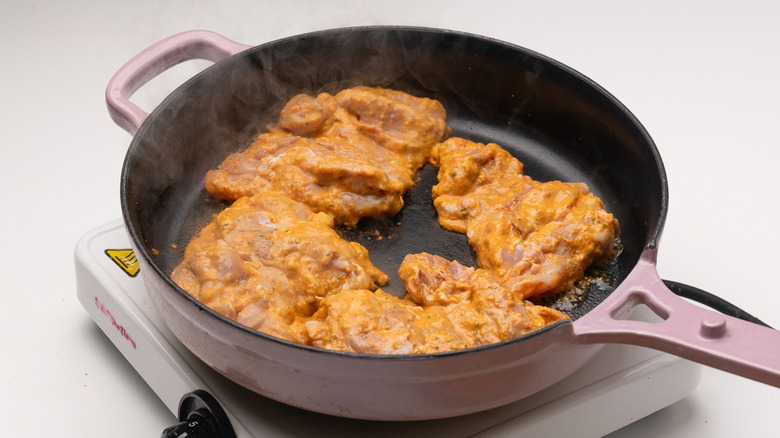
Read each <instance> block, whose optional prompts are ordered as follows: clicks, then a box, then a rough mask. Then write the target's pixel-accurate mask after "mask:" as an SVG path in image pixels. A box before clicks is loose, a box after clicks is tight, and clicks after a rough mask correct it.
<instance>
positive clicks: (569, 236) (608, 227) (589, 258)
mask: <svg viewBox="0 0 780 438" xmlns="http://www.w3.org/2000/svg"><path fill="white" fill-rule="evenodd" d="M432 160H433V161H434V162H435V163H436V164H437V165H438V166H439V173H438V178H439V183H438V184H437V185H436V186H434V187H433V197H434V206H435V207H436V210H437V211H438V213H439V222H440V223H441V225H442V226H444V227H445V228H448V229H451V230H453V231H458V232H461V233H465V234H466V236H467V237H468V240H469V243H470V244H471V246H472V247H473V248H474V250H475V252H476V254H477V261H478V263H479V266H480V267H481V268H484V269H487V270H490V271H492V272H493V273H494V274H495V275H496V276H497V277H498V278H499V279H500V280H502V281H504V282H506V284H507V287H509V288H510V289H511V290H512V292H513V293H514V294H515V295H516V296H518V297H521V298H529V297H533V296H538V295H543V294H548V293H554V292H560V291H561V290H563V289H565V288H567V287H570V286H571V285H572V283H573V282H574V281H576V280H579V279H580V278H582V276H583V274H584V271H585V269H586V268H587V267H588V266H590V265H591V264H592V263H593V262H594V261H597V260H600V259H604V258H606V257H608V256H609V255H610V254H611V253H612V250H613V244H614V241H615V238H616V237H617V235H618V222H617V220H616V219H615V218H614V217H613V215H611V214H609V213H607V211H606V210H605V208H604V205H603V204H602V202H601V200H599V199H598V198H597V197H595V196H594V195H593V194H591V193H590V192H589V190H588V187H587V186H586V185H585V184H580V183H563V182H560V181H551V182H545V183H542V182H537V181H533V180H532V179H531V178H529V177H527V176H524V175H523V174H522V171H523V165H522V163H520V162H519V161H518V160H516V159H515V158H514V157H512V156H511V155H510V154H509V153H508V152H506V151H505V150H503V149H501V148H500V147H499V146H498V145H496V144H488V145H484V144H480V143H474V142H471V141H468V140H464V139H460V138H452V139H449V140H447V141H446V142H444V143H441V144H439V145H437V147H436V149H435V151H434V153H433V157H432Z"/></svg>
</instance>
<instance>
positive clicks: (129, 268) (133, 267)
mask: <svg viewBox="0 0 780 438" xmlns="http://www.w3.org/2000/svg"><path fill="white" fill-rule="evenodd" d="M105 252H106V255H107V256H108V258H110V259H111V260H112V261H113V262H114V263H116V265H117V266H119V267H120V268H121V269H122V271H124V272H125V274H127V275H129V276H131V277H135V276H136V275H138V270H139V269H140V266H138V259H137V258H136V257H135V253H134V252H133V250H132V249H107V250H106V251H105Z"/></svg>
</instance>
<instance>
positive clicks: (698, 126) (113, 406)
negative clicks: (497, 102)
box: [0, 0, 780, 437]
mask: <svg viewBox="0 0 780 438" xmlns="http://www.w3.org/2000/svg"><path fill="white" fill-rule="evenodd" d="M779 23H780V2H775V1H750V0H743V1H740V2H733V1H655V2H641V3H640V2H625V1H601V2H573V1H572V2H564V1H543V2H542V1H538V0H537V1H506V2H498V1H488V0H483V1H468V2H461V1H447V2H442V1H425V2H422V1H421V2H418V1H406V0H394V1H393V2H381V3H380V2H375V3H371V2H357V1H295V0H287V1H285V2H264V1H223V2H211V1H201V0H180V1H152V0H133V1H122V2H120V1H113V0H111V1H109V0H100V1H98V0H93V1H85V0H81V1H70V2H64V1H8V0H6V1H3V2H1V3H0V37H1V38H0V54H1V55H2V61H1V62H2V66H1V67H0V153H1V154H2V155H1V156H0V195H1V196H2V197H1V198H0V199H1V200H2V204H1V205H2V214H1V215H0V230H2V233H3V237H2V240H1V241H2V251H0V293H2V301H1V302H2V303H3V304H4V306H3V307H4V310H3V311H2V315H3V316H2V318H1V319H0V324H1V326H0V348H2V351H3V355H2V357H3V358H2V360H0V370H1V372H0V376H2V377H0V403H1V405H0V407H1V409H0V412H3V415H2V416H3V426H2V432H0V435H2V436H9V437H10V436H14V437H21V436H49V435H50V434H51V435H52V436H78V437H93V436H94V437H97V436H112V437H142V436H154V437H156V436H159V435H160V433H161V432H162V430H163V429H164V428H165V427H166V426H168V425H170V424H171V423H172V422H173V420H174V417H173V415H172V414H171V413H170V412H168V411H167V410H166V409H165V407H164V406H163V404H162V403H161V402H160V401H159V400H158V399H157V397H156V396H155V394H154V393H153V392H152V391H151V390H150V389H149V387H148V386H146V384H145V383H144V382H143V380H141V379H140V377H139V376H138V375H137V374H136V372H135V371H134V370H133V369H132V368H131V367H130V366H129V365H128V364H127V363H126V362H125V360H124V359H123V357H122V356H121V355H120V354H119V353H118V352H117V350H116V349H115V348H114V346H113V345H112V344H111V343H110V342H109V341H108V340H107V339H106V337H105V336H104V335H103V333H102V332H100V330H99V329H98V328H97V326H96V325H95V324H94V323H93V322H92V320H91V319H90V318H89V316H88V315H87V313H86V312H85V311H84V309H83V308H82V307H81V305H80V304H79V303H78V301H77V299H76V293H75V279H74V276H75V274H74V269H73V249H74V247H75V244H76V241H77V240H78V238H79V237H80V236H81V235H83V234H84V233H85V232H87V231H89V230H91V229H93V228H95V227H97V226H99V225H102V224H104V223H106V222H109V221H111V220H114V219H116V218H118V217H120V215H121V212H120V207H119V173H120V169H121V165H122V160H123V158H124V155H125V151H126V148H127V145H128V144H129V142H130V136H129V135H128V134H126V133H125V132H124V131H122V130H121V129H120V128H118V127H117V126H116V125H114V124H113V122H112V121H111V119H110V118H109V117H108V114H107V112H106V108H105V103H104V97H103V93H104V90H105V86H106V84H107V82H108V80H109V79H110V78H111V76H112V74H113V73H114V72H115V71H116V70H117V69H118V68H119V67H120V66H121V65H122V64H123V63H124V62H125V61H127V60H129V59H130V58H131V57H132V56H134V55H135V54H137V53H138V52H140V51H141V50H143V49H144V48H146V47H147V46H149V45H150V44H152V43H154V42H156V41H158V40H160V39H162V38H164V37H167V36H169V35H172V34H174V33H177V32H179V31H183V30H190V29H209V30H213V31H216V32H219V33H221V34H223V35H225V36H227V37H229V38H231V39H234V40H236V41H239V42H243V43H247V44H260V43H263V42H266V41H270V40H273V39H276V38H279V37H282V36H288V35H294V34H298V33H302V32H306V31H310V30H317V29H326V28H333V27H342V26H352V25H367V24H407V25H421V26H430V27H443V28H449V29H455V30H462V31H467V32H471V33H477V34H482V35H486V36H490V37H494V38H498V39H502V40H506V41H509V42H512V43H516V44H518V45H521V46H525V47H528V48H530V49H533V50H536V51H538V52H541V53H543V54H546V55H548V56H550V57H552V58H555V59H557V60H559V61H561V62H563V63H565V64H568V65H570V66H572V67H573V68H575V69H577V70H579V71H580V72H582V73H584V74H585V75H587V76H589V77H590V78H592V79H593V80H595V81H596V82H598V83H599V84H601V85H602V86H603V87H605V88H606V89H607V90H609V91H610V92H611V93H612V94H614V95H615V96H616V97H617V98H618V99H620V100H621V101H622V102H623V103H624V104H625V105H626V106H627V107H628V108H630V109H631V110H632V112H633V113H634V114H635V115H636V116H637V117H638V118H639V120H641V121H642V123H643V124H644V126H645V127H646V128H647V130H648V131H649V132H650V134H651V135H652V136H653V138H654V139H655V141H656V143H657V145H658V148H659V150H660V152H661V155H662V157H663V159H664V162H665V165H666V169H667V172H668V177H669V186H670V193H671V200H670V208H669V215H668V219H667V223H666V228H665V233H664V239H663V241H662V246H661V253H660V256H659V272H660V273H661V275H662V276H663V277H664V278H668V279H672V280H677V281H680V282H684V283H688V284H691V285H694V286H697V287H699V288H702V289H705V290H708V291H710V292H713V293H715V294H717V295H719V296H721V297H723V298H725V299H727V300H729V301H731V302H733V303H735V304H736V305H738V306H740V307H742V308H744V309H745V310H748V311H749V312H751V313H753V314H754V315H755V316H757V317H759V318H761V319H763V320H764V321H765V322H767V323H768V324H770V325H772V326H775V327H780V315H778V310H779V309H780V304H778V299H777V296H778V294H780V286H779V285H778V282H777V273H778V271H779V270H780V265H778V261H779V260H780V233H778V229H777V228H778V227H777V225H776V224H777V223H778V216H780V202H778V201H780V196H779V195H778V191H777V188H776V186H777V183H778V180H779V179H778V176H777V175H778V169H777V168H778V167H779V166H780V152H778V149H779V148H780V129H778V118H779V117H780V81H779V80H778V73H780V24H779ZM198 68H202V65H199V64H198V63H188V64H185V65H182V66H181V67H180V68H177V69H175V70H173V71H171V72H169V74H166V75H165V76H163V77H161V78H158V80H156V81H154V82H152V83H150V84H149V85H148V86H146V87H144V88H143V89H141V90H140V91H139V92H138V93H137V94H136V95H135V97H134V98H133V100H134V101H135V102H136V103H138V104H139V105H141V106H142V107H144V108H146V109H148V110H151V109H152V108H154V106H155V105H156V104H157V103H158V102H159V101H160V100H161V99H162V98H163V97H164V96H165V95H166V94H168V93H169V92H170V91H172V90H173V89H174V88H175V87H176V86H177V85H178V84H179V83H180V82H181V81H182V80H183V78H186V77H188V76H190V75H192V74H194V72H195V71H197V69H198ZM773 224H775V225H773ZM778 354H780V351H778ZM636 396H637V397H642V395H641V394H637V395H636ZM779 408H780V389H776V388H772V387H769V386H766V385H763V384H758V383H755V382H752V381H749V380H746V379H743V378H740V377H735V376H732V375H729V374H726V373H723V372H720V371H716V370H712V369H709V368H707V369H705V370H704V373H703V377H702V382H701V384H700V386H699V388H697V389H696V390H695V391H694V393H693V394H692V395H691V396H689V397H688V398H686V399H684V400H683V401H681V402H679V403H677V404H675V405H672V406H670V407H669V408H666V409H664V410H662V411H660V412H658V413H657V414H654V415H652V416H650V417H648V418H646V419H643V420H641V421H639V422H637V423H635V424H633V425H631V426H629V427H628V428H626V429H623V430H621V431H618V432H617V433H616V434H615V436H621V437H622V436H631V437H636V436H638V437H645V436H647V437H651V436H652V437H655V436H666V437H693V436H697V437H698V436H707V437H721V436H722V437H727V436H728V437H732V436H750V435H751V434H754V433H755V434H763V435H764V436H772V435H773V433H776V431H777V429H778V426H777V414H778V412H779V411H780V410H779ZM605 414H606V415H608V413H605Z"/></svg>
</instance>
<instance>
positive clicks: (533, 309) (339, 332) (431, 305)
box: [305, 253, 569, 354]
mask: <svg viewBox="0 0 780 438" xmlns="http://www.w3.org/2000/svg"><path fill="white" fill-rule="evenodd" d="M398 273H399V276H400V277H401V279H402V280H403V281H404V284H405V285H406V288H407V291H408V293H409V299H399V298H396V297H394V296H392V295H388V294H386V293H384V292H382V291H381V290H377V291H376V292H373V293H372V292H370V291H367V290H350V291H343V292H339V293H337V294H333V295H329V296H328V297H327V298H325V299H324V300H323V301H322V306H321V307H320V310H318V311H317V312H316V313H315V314H314V315H313V316H312V318H311V319H310V320H308V321H307V322H306V323H305V326H306V330H307V332H308V334H309V336H310V337H311V339H312V345H314V346H317V347H321V348H327V349H332V350H341V351H351V352H359V353H374V354H420V353H435V352H441V351H451V350H460V349H464V348H471V347H476V346H480V345H487V344H492V343H496V342H501V341H504V340H507V339H512V338H515V337H517V336H520V335H523V334H525V333H529V332H531V331H535V330H538V329H540V328H542V327H545V326H547V325H549V324H552V323H554V322H557V321H561V320H567V319H569V317H568V316H566V315H565V314H563V313H561V312H558V311H556V310H553V309H550V308H547V307H543V306H536V305H533V304H531V303H529V302H525V301H523V300H516V299H515V298H514V297H513V295H512V294H511V292H510V291H509V290H508V289H507V288H506V287H504V285H503V283H502V282H501V281H499V280H498V279H497V278H496V277H495V276H494V275H492V274H491V273H490V272H488V271H485V270H483V269H473V268H469V267H465V266H463V265H461V264H459V263H458V262H449V261H447V260H445V259H443V258H442V257H439V256H435V255H430V254H425V253H423V254H414V255H408V256H406V258H405V259H404V261H403V263H402V265H401V268H400V269H399V272H398Z"/></svg>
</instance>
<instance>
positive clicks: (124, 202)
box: [120, 25, 669, 361]
mask: <svg viewBox="0 0 780 438" xmlns="http://www.w3.org/2000/svg"><path fill="white" fill-rule="evenodd" d="M351 32H417V33H423V34H425V33H429V34H436V35H439V36H441V35H442V34H444V35H455V36H458V37H461V38H466V39H473V40H478V41H481V42H485V43H490V44H493V45H497V46H502V47H503V48H506V49H510V50H513V51H518V52H521V53H524V54H527V55H529V56H532V57H534V58H537V59H539V60H540V61H542V62H544V63H546V64H548V65H550V66H552V67H554V68H557V69H559V70H561V71H563V72H564V73H566V74H567V75H570V76H572V77H573V78H575V79H577V80H579V81H581V82H583V83H584V84H585V85H586V86H588V87H590V88H591V89H592V90H593V91H596V92H598V93H599V94H601V95H602V96H603V97H604V98H606V99H607V100H608V101H609V103H610V104H611V105H613V106H614V108H615V109H616V110H619V111H620V112H621V113H622V114H623V115H624V116H625V117H626V118H627V119H628V120H629V121H630V123H631V124H633V125H634V126H635V127H636V128H637V131H638V132H639V133H640V134H641V136H642V137H643V140H644V143H645V145H646V147H647V149H648V151H649V152H650V153H651V155H652V158H653V162H654V163H655V165H656V171H657V172H658V176H659V179H660V182H661V193H660V198H661V203H660V211H658V219H657V221H656V224H655V226H654V228H653V232H652V233H651V235H650V237H649V240H648V243H647V245H646V246H645V247H644V248H643V251H647V250H650V249H656V248H657V246H658V242H659V240H660V237H661V234H662V231H663V227H664V223H665V221H666V216H667V212H668V205H669V202H668V196H669V194H668V192H669V190H668V181H667V175H666V170H665V168H664V165H663V161H662V159H661V155H660V152H659V151H658V149H657V147H656V145H655V142H654V141H653V139H652V138H651V137H650V135H649V133H648V132H647V130H646V129H645V128H644V126H643V125H642V124H641V123H640V121H639V120H638V119H637V118H636V117H635V116H634V114H633V113H632V112H631V111H630V110H629V109H628V108H627V107H626V106H625V105H624V104H623V103H622V102H620V101H619V100H618V99H617V98H616V97H615V96H613V95H612V94H611V93H610V92H608V91H607V90H606V89H604V88H603V87H602V86H600V85H599V84H598V83H596V82H595V81H593V80H592V79H590V78H589V77H587V76H585V75H584V74H582V73H580V72H579V71H577V70H575V69H574V68H572V67H569V66H568V65H566V64H563V63H561V62H559V61H557V60H555V59H553V58H550V57H548V56H546V55H543V54H541V53H539V52H536V51H534V50H531V49H528V48H526V47H523V46H520V45H517V44H514V43H509V42H506V41H502V40H499V39H496V38H492V37H487V36H482V35H478V34H473V33H469V32H463V31H458V30H451V29H442V28H433V27H424V26H407V25H376V26H353V27H338V28H330V29H324V30H317V31H312V32H306V33H302V34H298V35H291V36H287V37H284V38H280V39H277V40H273V41H269V42H266V43H263V44H260V45H257V46H253V47H251V48H249V49H247V50H246V51H244V52H241V53H238V54H236V55H233V56H231V57H228V58H226V59H225V60H223V61H220V62H218V63H216V64H214V65H212V66H210V67H208V68H206V69H204V70H203V71H202V72H200V73H198V74H197V75H195V76H193V77H192V78H190V79H189V80H188V81H186V82H185V83H184V84H182V85H181V86H179V87H178V88H177V89H176V90H174V91H173V92H172V93H171V94H169V95H168V96H166V97H165V99H164V100H163V101H162V102H161V103H160V104H159V105H158V106H157V107H156V108H155V109H154V110H153V111H152V112H151V113H150V115H149V117H148V119H153V118H154V117H155V116H156V114H158V113H159V111H158V109H161V108H164V107H165V106H166V103H167V102H168V101H169V100H171V99H174V98H175V97H176V94H177V91H178V90H180V89H182V88H185V87H186V86H187V85H188V84H189V83H191V82H192V81H195V80H196V79H197V78H199V77H200V76H201V75H204V74H207V72H209V71H210V70H212V69H214V68H215V67H217V66H219V65H222V64H224V63H228V62H231V60H235V59H237V58H238V57H241V56H244V55H245V54H246V53H248V52H259V51H262V50H267V49H270V48H273V47H274V46H278V45H282V44H285V43H289V42H292V41H296V40H301V39H305V38H318V37H321V36H326V35H337V34H343V33H351ZM149 126H150V124H149V123H143V124H142V125H141V127H140V128H139V129H138V131H137V133H136V134H135V136H134V137H133V139H132V141H131V144H130V146H129V148H128V153H127V155H126V156H125V160H124V163H123V166H122V173H121V183H120V192H121V193H120V195H121V207H122V215H123V218H124V221H125V225H126V229H127V231H128V234H129V235H130V237H131V242H132V246H134V247H135V248H134V250H135V251H136V253H137V254H140V255H141V258H143V259H144V261H145V262H146V264H147V266H149V267H151V268H152V271H153V272H152V273H145V272H142V274H141V275H142V276H146V275H157V276H158V277H159V278H161V279H162V280H163V282H164V283H165V284H166V285H167V286H168V287H169V288H172V290H173V291H175V292H176V293H177V294H179V295H181V296H183V297H184V298H185V299H186V300H187V301H189V302H190V303H192V304H194V305H195V306H197V307H198V308H199V309H200V310H201V311H205V312H207V313H208V314H209V315H211V316H212V317H216V319H217V320H219V321H220V322H222V323H225V324H228V325H230V326H232V327H233V328H236V329H238V330H241V331H242V332H244V333H246V334H249V335H250V336H253V337H259V338H260V339H261V340H264V341H271V342H274V343H277V344H281V345H284V346H287V347H295V348H297V349H301V350H303V351H307V352H311V353H318V354H325V355H332V356H335V357H344V358H354V359H364V360H365V359H372V360H374V359H376V360H387V359H390V360H394V361H409V360H415V361H419V360H435V359H440V358H449V357H452V356H459V355H463V354H468V353H472V352H481V351H486V350H492V349H500V348H503V347H506V346H507V345H510V344H514V343H516V342H521V341H524V340H527V339H530V338H534V337H537V336H542V335H544V334H547V333H548V332H551V331H553V330H557V329H559V328H560V327H566V326H568V327H571V326H572V325H573V324H574V323H576V321H574V322H572V321H567V320H564V321H559V322H556V323H554V324H551V325H549V326H546V327H544V328H542V329H539V330H536V331H533V332H530V333H527V334H524V335H521V336H518V337H515V338H511V339H507V340H505V341H501V342H497V343H493V344H487V345H482V346H478V347H472V348H467V349H461V350H452V351H444V352H437V353H425V354H372V353H356V352H346V351H337V350H328V349H324V348H319V347H314V346H310V345H304V344H300V343H297V342H293V341H288V340H285V339H281V338H277V337H275V336H272V335H268V334H266V333H262V332H260V331H257V330H254V329H251V328H249V327H246V326H244V325H241V324H239V323H237V322H235V321H233V320H231V319H230V318H227V317H225V316H223V315H221V314H219V313H218V312H216V311H214V310H212V309H211V308H209V307H208V306H206V305H205V304H203V303H201V302H200V301H198V300H197V299H195V298H194V297H192V296H191V295H190V294H188V293H187V292H185V291H184V290H183V289H181V288H180V287H179V286H178V285H177V284H175V283H174V282H173V280H172V279H171V278H170V276H169V275H166V274H165V273H164V272H163V271H162V269H161V268H160V267H159V265H158V264H157V263H156V262H155V261H154V257H153V256H152V254H151V253H150V252H149V250H148V249H147V248H146V245H144V244H143V242H144V239H143V237H142V235H141V233H140V231H139V230H138V229H137V228H138V227H139V226H138V224H136V223H135V221H134V220H132V218H131V214H130V210H131V206H130V205H128V197H127V196H126V194H127V180H128V174H129V173H130V167H131V163H132V160H133V156H134V154H133V151H134V149H135V147H136V146H137V144H138V139H139V138H141V137H143V135H144V133H145V132H146V131H147V130H148V129H149ZM635 266H636V265H634V267H635ZM634 267H632V268H631V269H634ZM619 286H620V284H616V285H615V290H617V289H618V288H619ZM613 292H614V291H613ZM600 305H601V303H599V304H598V305H597V306H595V307H598V306H600Z"/></svg>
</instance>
